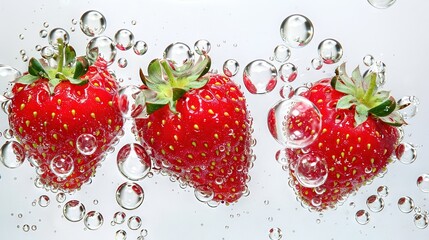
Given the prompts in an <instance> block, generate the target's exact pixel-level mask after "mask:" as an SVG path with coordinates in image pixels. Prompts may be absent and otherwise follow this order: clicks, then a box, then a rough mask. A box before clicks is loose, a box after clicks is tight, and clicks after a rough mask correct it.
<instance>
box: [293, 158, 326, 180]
mask: <svg viewBox="0 0 429 240" xmlns="http://www.w3.org/2000/svg"><path fill="white" fill-rule="evenodd" d="M294 172H295V176H296V178H297V180H298V182H299V183H300V184H301V185H302V186H304V187H308V188H316V187H319V186H321V185H323V184H324V183H325V181H326V179H327V178H328V166H327V163H326V160H325V159H324V158H322V157H320V156H318V155H315V154H305V155H303V156H302V157H300V158H299V159H298V160H297V161H296V165H295V167H294Z"/></svg>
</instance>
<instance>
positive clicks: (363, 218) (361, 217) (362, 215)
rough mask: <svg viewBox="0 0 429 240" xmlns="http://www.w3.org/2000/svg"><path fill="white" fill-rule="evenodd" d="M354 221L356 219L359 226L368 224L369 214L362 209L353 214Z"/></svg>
mask: <svg viewBox="0 0 429 240" xmlns="http://www.w3.org/2000/svg"><path fill="white" fill-rule="evenodd" d="M355 219H356V222H357V223H359V224H361V225H365V224H367V223H369V219H370V217H369V213H368V212H367V211H365V210H363V209H362V210H359V211H357V212H356V214H355Z"/></svg>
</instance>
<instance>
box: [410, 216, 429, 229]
mask: <svg viewBox="0 0 429 240" xmlns="http://www.w3.org/2000/svg"><path fill="white" fill-rule="evenodd" d="M414 225H416V227H417V228H420V229H424V228H427V226H428V225H429V217H428V215H426V214H422V213H416V214H414Z"/></svg>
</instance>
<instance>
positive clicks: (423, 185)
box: [417, 174, 429, 193]
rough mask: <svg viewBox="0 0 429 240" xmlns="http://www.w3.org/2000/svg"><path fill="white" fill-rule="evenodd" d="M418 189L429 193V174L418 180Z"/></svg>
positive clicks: (421, 176)
mask: <svg viewBox="0 0 429 240" xmlns="http://www.w3.org/2000/svg"><path fill="white" fill-rule="evenodd" d="M417 187H418V188H419V189H420V191H422V192H425V193H429V174H422V175H420V176H419V177H418V178H417Z"/></svg>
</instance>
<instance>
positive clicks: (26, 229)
mask: <svg viewBox="0 0 429 240" xmlns="http://www.w3.org/2000/svg"><path fill="white" fill-rule="evenodd" d="M22 230H23V231H24V232H28V231H30V226H29V225H28V224H24V225H23V226H22Z"/></svg>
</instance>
